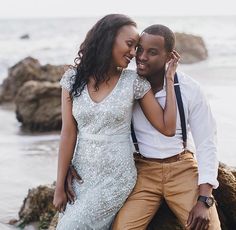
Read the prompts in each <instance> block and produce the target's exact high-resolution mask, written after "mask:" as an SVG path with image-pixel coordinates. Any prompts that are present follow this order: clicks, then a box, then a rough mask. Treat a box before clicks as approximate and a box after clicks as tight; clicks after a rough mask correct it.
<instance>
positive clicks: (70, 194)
mask: <svg viewBox="0 0 236 230" xmlns="http://www.w3.org/2000/svg"><path fill="white" fill-rule="evenodd" d="M73 179H76V180H77V181H78V183H79V184H82V183H83V180H82V178H81V177H80V175H79V174H78V173H77V171H76V170H75V168H74V167H73V166H72V165H70V167H69V169H68V172H67V176H66V182H65V192H66V195H67V198H68V201H69V203H72V204H73V203H74V201H75V199H76V194H75V192H74V190H73V188H72V181H73Z"/></svg>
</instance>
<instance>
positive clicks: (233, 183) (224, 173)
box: [19, 164, 236, 230]
mask: <svg viewBox="0 0 236 230" xmlns="http://www.w3.org/2000/svg"><path fill="white" fill-rule="evenodd" d="M218 180H219V183H220V185H219V188H218V189H217V190H214V196H215V199H216V201H217V209H218V213H219V217H220V221H221V225H222V230H233V229H235V226H236V179H235V177H234V175H233V174H232V171H231V169H229V168H228V167H227V166H226V165H224V164H220V167H219V176H218ZM53 190H54V185H53V186H49V187H48V186H39V187H37V188H36V189H31V190H29V193H28V196H27V197H26V199H25V200H24V203H23V206H22V208H21V210H20V213H19V217H20V221H19V223H21V224H24V225H25V224H29V223H31V222H32V221H39V224H40V226H42V227H43V228H45V229H50V230H54V229H55V226H56V224H57V221H58V213H56V210H55V209H54V207H53V206H52V200H53ZM54 214H55V215H54ZM148 229H149V230H157V229H158V230H183V229H184V228H183V227H182V226H181V224H180V223H179V221H178V220H177V218H176V217H175V215H174V214H173V213H172V212H171V210H170V209H169V208H168V206H167V204H166V203H165V202H164V203H163V204H162V206H161V207H160V209H159V211H158V212H157V213H156V215H155V216H154V218H153V220H152V222H151V223H150V225H149V227H148Z"/></svg>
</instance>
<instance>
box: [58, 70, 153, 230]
mask: <svg viewBox="0 0 236 230" xmlns="http://www.w3.org/2000/svg"><path fill="white" fill-rule="evenodd" d="M74 74H75V72H74V71H73V70H68V71H67V72H66V73H65V74H64V75H63V77H62V79H61V81H60V84H61V85H62V87H63V88H65V89H67V90H68V91H71V89H72V84H73V82H74V77H73V75H74ZM149 89H150V84H149V82H148V81H147V80H145V79H142V78H140V77H139V76H138V75H137V74H136V73H135V71H133V70H123V72H122V74H121V76H120V78H119V80H118V82H117V84H116V86H115V88H114V89H113V90H112V92H111V93H110V94H109V95H108V96H107V97H106V98H105V99H104V100H102V101H101V102H99V103H96V102H94V101H93V100H92V99H91V98H90V96H89V93H88V90H87V87H85V89H84V90H83V91H82V94H81V95H80V96H79V97H74V98H73V108H72V110H73V116H74V118H75V120H76V121H77V125H78V138H77V144H76V148H75V152H74V157H73V160H72V162H73V165H74V166H75V168H76V170H77V172H78V173H79V175H80V176H81V177H82V178H83V180H84V183H83V184H78V183H77V182H76V181H74V184H73V187H74V190H75V192H76V195H77V199H76V201H75V203H74V204H72V205H71V204H67V207H66V210H65V212H64V214H62V215H61V216H60V218H59V223H58V226H57V230H74V229H75V230H78V229H79V230H87V229H88V230H90V229H94V230H95V229H96V230H105V229H109V226H110V224H111V222H112V219H113V218H114V216H115V214H116V213H117V212H118V210H119V209H120V208H121V206H122V205H123V203H124V202H125V200H126V198H127V197H128V195H129V194H130V192H131V191H132V189H133V187H134V185H135V182H136V168H135V164H134V160H133V146H132V143H131V138H130V122H131V116H132V109H133V103H134V101H135V99H139V98H142V97H143V96H144V95H145V94H146V93H147V91H148V90H149Z"/></svg>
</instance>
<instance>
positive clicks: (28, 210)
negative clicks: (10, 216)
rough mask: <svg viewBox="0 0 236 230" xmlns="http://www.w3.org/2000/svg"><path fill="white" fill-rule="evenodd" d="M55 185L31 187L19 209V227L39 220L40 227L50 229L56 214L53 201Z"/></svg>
mask: <svg viewBox="0 0 236 230" xmlns="http://www.w3.org/2000/svg"><path fill="white" fill-rule="evenodd" d="M54 190H55V185H48V186H38V187H37V188H33V189H30V190H29V191H28V195H27V197H26V198H25V199H24V201H23V205H22V207H21V209H20V211H19V214H18V215H19V218H20V219H19V221H18V222H17V223H16V225H18V226H19V227H24V226H25V225H27V224H29V223H32V222H38V226H39V229H48V226H49V224H50V222H51V221H52V219H53V217H54V216H55V214H56V209H55V208H54V206H53V204H52V201H53V195H54Z"/></svg>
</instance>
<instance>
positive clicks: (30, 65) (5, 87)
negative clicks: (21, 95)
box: [0, 57, 65, 103]
mask: <svg viewBox="0 0 236 230" xmlns="http://www.w3.org/2000/svg"><path fill="white" fill-rule="evenodd" d="M64 71H65V66H64V65H60V66H53V65H49V64H48V65H43V66H42V65H41V64H40V63H39V61H38V60H37V59H34V58H32V57H27V58H25V59H23V60H22V61H20V62H18V63H17V64H15V65H14V66H12V67H11V68H9V69H8V77H7V78H6V79H5V80H4V81H3V84H2V86H1V91H0V103H1V102H10V101H13V100H14V99H15V96H16V95H17V93H18V91H19V89H20V88H21V86H23V84H24V83H25V82H26V81H30V80H35V81H50V82H57V81H59V80H60V78H61V76H62V74H63V73H64Z"/></svg>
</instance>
